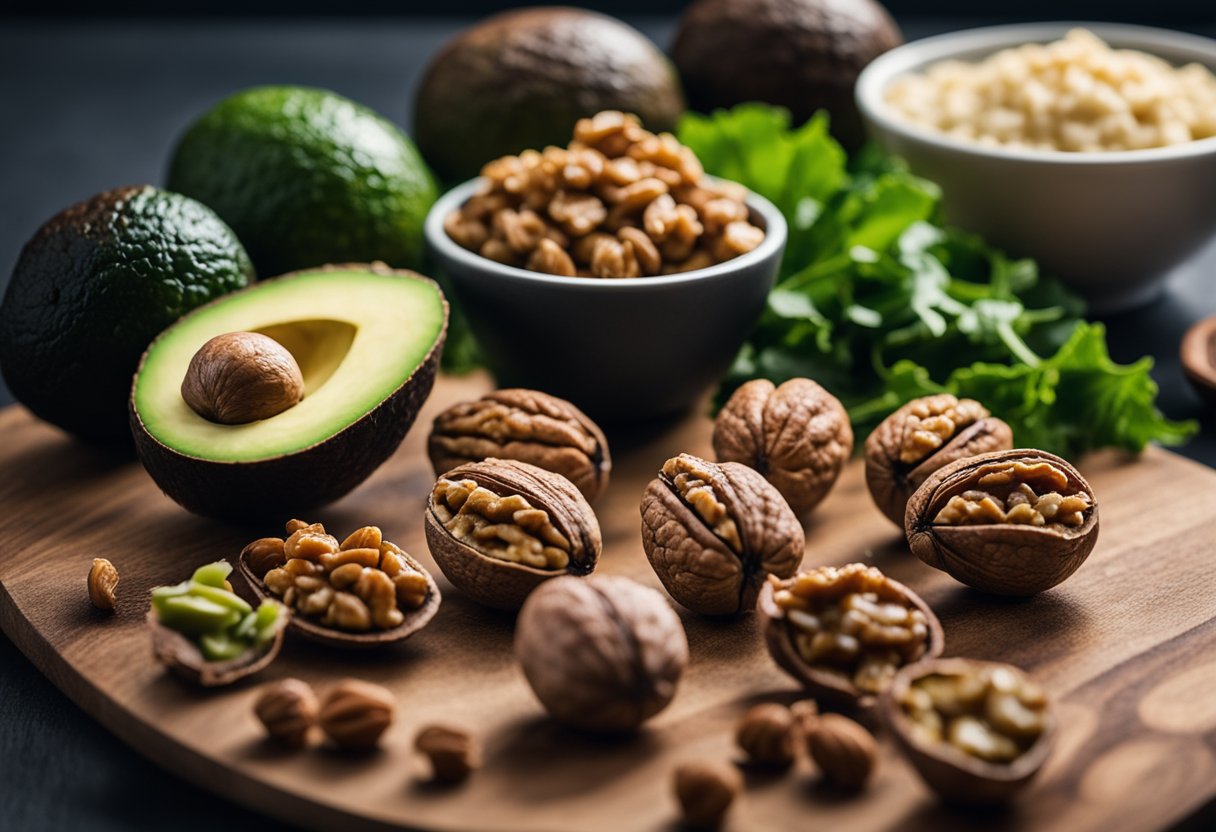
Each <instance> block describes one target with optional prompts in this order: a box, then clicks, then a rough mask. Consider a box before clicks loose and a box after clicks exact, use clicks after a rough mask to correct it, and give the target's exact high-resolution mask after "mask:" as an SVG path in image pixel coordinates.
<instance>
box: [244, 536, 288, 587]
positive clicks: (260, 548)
mask: <svg viewBox="0 0 1216 832" xmlns="http://www.w3.org/2000/svg"><path fill="white" fill-rule="evenodd" d="M283 546H284V543H283V538H281V537H261V538H258V539H257V540H255V541H253V542H252V543H250V544H249V545H248V546H246V547H245V548H244V549H242V550H241V557H242V558H244V559H245V561H246V562H247V563H248V564H249V568H250V569H252V570H253V574H255V575H257V576H258V577H259V578H264V577H266V573H267V572H269V571H270V570H271V569H278V568H279V567H280V566H282V565H283V564H285V563H287V555H286V554H285V553H284V549H283Z"/></svg>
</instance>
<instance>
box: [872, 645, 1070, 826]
mask: <svg viewBox="0 0 1216 832" xmlns="http://www.w3.org/2000/svg"><path fill="white" fill-rule="evenodd" d="M881 713H882V716H883V718H884V721H885V722H886V724H887V726H888V727H889V728H890V730H891V733H892V734H893V735H894V736H895V739H896V741H897V744H898V745H899V747H900V749H901V750H902V751H904V753H905V754H907V756H908V757H909V759H910V760H911V761H912V763H913V765H914V766H915V767H916V769H917V771H918V772H919V773H920V775H921V777H923V778H924V780H925V782H926V783H928V784H929V786H930V787H931V788H932V789H933V790H934V791H936V792H937V793H938V794H939V795H941V797H942V798H943V799H945V800H948V801H950V802H954V803H968V804H984V803H998V802H1001V801H1004V800H1007V799H1009V798H1010V797H1012V796H1013V795H1014V794H1015V793H1016V792H1017V791H1019V790H1020V789H1022V788H1024V787H1025V786H1026V785H1027V784H1028V783H1029V782H1030V780H1031V779H1032V778H1033V777H1034V775H1035V774H1036V773H1037V772H1038V770H1039V769H1040V768H1041V767H1042V765H1043V762H1044V761H1045V760H1046V758H1047V756H1048V754H1049V752H1050V750H1051V746H1052V742H1053V739H1054V733H1055V719H1054V717H1053V715H1052V709H1051V703H1050V701H1049V700H1048V698H1047V695H1046V694H1045V693H1044V692H1043V689H1042V688H1040V687H1039V686H1038V685H1036V684H1035V683H1034V682H1032V681H1031V680H1030V679H1029V678H1027V677H1026V674H1024V673H1023V672H1022V671H1020V670H1018V669H1017V668H1016V667H1013V666H1012V665H1006V664H998V663H995V662H978V661H972V660H969V659H938V660H937V661H933V662H926V663H924V664H920V665H916V666H914V667H910V668H907V669H905V670H904V671H901V672H900V674H899V675H898V676H897V677H896V679H895V682H894V684H892V686H891V688H890V689H889V691H888V692H887V694H886V695H885V696H884V697H883V701H882V711H881Z"/></svg>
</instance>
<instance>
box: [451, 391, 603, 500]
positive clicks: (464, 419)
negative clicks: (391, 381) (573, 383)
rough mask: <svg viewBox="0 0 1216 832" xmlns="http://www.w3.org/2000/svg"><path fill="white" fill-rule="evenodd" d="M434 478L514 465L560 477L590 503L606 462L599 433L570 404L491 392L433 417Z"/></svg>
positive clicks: (596, 493)
mask: <svg viewBox="0 0 1216 832" xmlns="http://www.w3.org/2000/svg"><path fill="white" fill-rule="evenodd" d="M427 453H428V454H429V455H430V458H431V465H432V466H434V468H435V476H439V475H441V474H444V473H446V472H448V471H450V470H452V469H453V468H455V467H457V466H459V465H464V464H466V463H469V462H480V461H481V460H483V459H490V458H497V459H517V460H519V461H520V462H528V463H531V464H532V465H535V466H537V467H538V468H544V469H545V470H546V471H552V472H553V473H555V474H561V475H562V476H563V477H565V478H566V479H568V480H570V482H572V483H574V485H575V487H576V488H577V489H578V490H579V491H581V492H582V494H583V496H584V497H586V498H587V499H588V500H595V499H596V498H597V497H599V496H600V495H601V494H603V493H604V489H605V488H606V487H607V486H608V473H609V472H610V471H611V470H612V458H611V456H610V455H609V453H608V440H607V439H605V438H604V432H603V431H602V430H600V428H599V426H598V425H596V424H595V422H593V421H591V419H590V418H588V417H587V415H586V414H584V413H583V412H582V411H581V410H579V409H578V408H577V407H575V406H574V405H572V404H570V402H568V401H566V400H564V399H559V398H557V397H556V396H550V395H548V394H546V393H540V392H538V391H536V390H521V389H510V390H495V391H494V392H493V393H487V394H486V395H484V396H482V397H481V398H480V399H478V400H476V401H472V402H461V403H460V404H455V405H452V406H451V407H449V408H448V409H447V410H445V411H443V412H442V413H440V414H439V415H438V416H436V417H435V422H434V425H433V426H432V427H431V435H430V438H428V439H427Z"/></svg>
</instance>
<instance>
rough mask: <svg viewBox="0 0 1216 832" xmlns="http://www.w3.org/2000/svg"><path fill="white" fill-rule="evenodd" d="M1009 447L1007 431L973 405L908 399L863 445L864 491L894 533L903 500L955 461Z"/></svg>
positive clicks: (942, 398) (939, 398)
mask: <svg viewBox="0 0 1216 832" xmlns="http://www.w3.org/2000/svg"><path fill="white" fill-rule="evenodd" d="M1012 447H1013V430H1012V429H1011V428H1010V427H1009V425H1007V424H1005V423H1004V422H1003V421H1001V420H1000V419H997V418H996V417H994V416H992V415H991V414H990V413H989V412H988V410H987V409H986V408H985V407H984V406H983V405H982V404H980V403H979V402H977V401H975V400H973V399H957V398H955V397H954V396H952V395H950V394H949V393H941V394H939V395H935V396H924V397H922V398H919V399H913V400H912V401H910V402H908V403H907V404H905V405H904V406H903V407H901V408H899V410H896V411H895V412H894V413H892V414H891V415H890V416H888V417H887V418H886V419H884V420H883V421H882V422H881V423H880V424H879V425H878V427H876V428H874V432H873V433H871V434H870V436H869V438H867V439H866V485H867V486H868V487H869V489H870V496H871V497H873V498H874V504H875V505H876V506H878V509H879V511H881V512H882V513H883V514H885V515H886V516H887V517H888V518H889V519H890V520H891V522H892V523H895V524H896V525H897V526H899V527H900V528H903V525H904V510H905V509H906V508H907V505H908V498H909V497H911V496H912V493H913V492H914V491H916V489H917V488H919V487H920V485H921V483H923V482H924V481H925V480H927V479H928V478H929V477H930V475H932V474H933V473H934V472H935V471H937V470H939V469H941V468H944V467H945V466H947V465H949V464H950V463H952V462H954V461H955V460H959V459H966V458H967V457H972V456H978V455H979V454H984V453H988V452H990V451H1003V450H1009V449H1010V448H1012Z"/></svg>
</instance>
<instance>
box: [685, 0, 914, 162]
mask: <svg viewBox="0 0 1216 832" xmlns="http://www.w3.org/2000/svg"><path fill="white" fill-rule="evenodd" d="M901 43H903V35H902V34H901V33H900V31H899V27H898V26H896V25H895V22H894V21H893V20H892V19H891V16H890V15H889V14H888V13H887V10H886V9H884V8H883V7H882V6H881V5H879V4H878V3H876V2H874V0H697V1H696V2H695V3H693V4H692V5H691V6H689V7H688V9H687V10H686V11H685V12H684V16H683V17H682V18H681V20H680V27H679V30H678V31H677V32H676V39H675V43H674V45H673V46H672V57H673V59H674V60H675V63H676V66H677V67H679V70H680V78H681V80H682V81H683V82H684V87H685V90H687V93H688V99H689V104H690V106H692V107H693V108H694V109H696V110H700V111H702V112H709V111H711V110H714V109H717V108H720V107H721V108H728V107H733V106H734V105H736V104H742V103H743V102H745V101H763V102H765V103H768V104H776V105H778V106H781V107H785V108H786V109H787V110H789V111H790V114H791V115H792V117H793V120H794V123H796V124H801V123H802V122H804V121H806V120H807V119H809V118H810V117H811V116H812V115H814V114H815V111H816V110H820V109H823V110H827V111H828V113H829V114H830V115H831V118H832V132H833V134H835V136H836V137H837V138H838V139H839V140H840V141H841V142H842V143H843V144H844V145H845V146H846V147H850V148H855V147H857V146H859V145H860V144H861V143H862V142H863V141H864V140H865V130H864V128H863V126H862V123H861V116H860V115H859V114H858V112H857V105H856V104H855V103H854V100H853V87H854V84H855V83H856V81H857V76H858V75H859V74H860V73H861V70H862V69H863V68H865V66H866V64H868V63H869V62H870V61H872V60H874V59H875V58H877V57H878V56H879V55H881V54H882V53H883V52H886V51H888V50H890V49H893V48H894V47H896V46H898V45H899V44H901Z"/></svg>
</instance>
